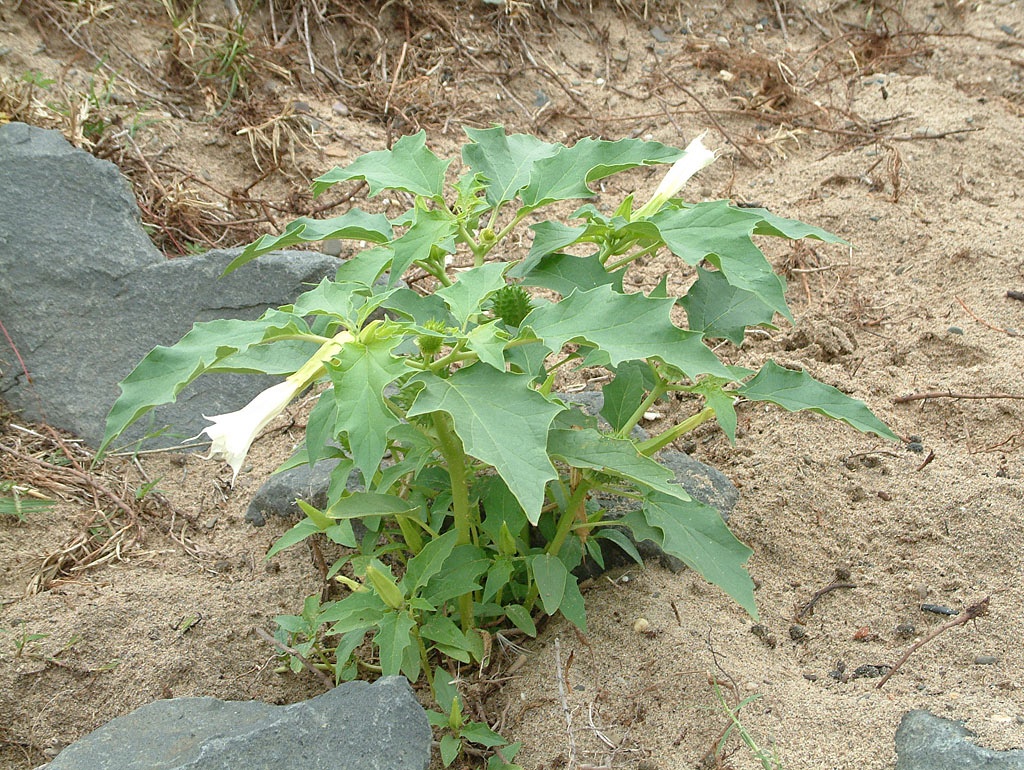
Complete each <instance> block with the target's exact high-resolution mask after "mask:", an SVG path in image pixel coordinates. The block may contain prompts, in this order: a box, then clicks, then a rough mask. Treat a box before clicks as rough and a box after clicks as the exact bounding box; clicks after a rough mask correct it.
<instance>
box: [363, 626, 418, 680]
mask: <svg viewBox="0 0 1024 770" xmlns="http://www.w3.org/2000/svg"><path fill="white" fill-rule="evenodd" d="M414 625H416V623H415V621H413V619H412V618H410V617H409V616H408V615H407V614H405V613H404V612H388V613H386V614H385V615H384V617H383V619H382V620H381V621H380V623H378V624H377V629H378V630H377V635H376V636H375V637H374V638H373V641H374V642H375V643H376V644H377V647H379V648H380V667H381V669H382V671H381V673H382V674H383V675H384V676H397V675H398V673H399V672H400V671H401V670H402V659H403V657H404V656H405V650H406V648H407V647H408V646H409V645H410V644H412V643H413V639H412V634H411V633H410V632H411V631H412V627H413V626H414Z"/></svg>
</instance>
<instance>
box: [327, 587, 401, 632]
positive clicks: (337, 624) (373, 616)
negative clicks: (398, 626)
mask: <svg viewBox="0 0 1024 770" xmlns="http://www.w3.org/2000/svg"><path fill="white" fill-rule="evenodd" d="M387 609H388V607H387V605H386V604H384V602H382V601H381V600H380V597H379V596H377V594H375V593H373V592H372V591H364V592H360V593H354V594H352V595H350V596H346V597H345V598H344V599H342V600H341V601H340V602H333V603H332V604H330V605H328V606H327V608H326V609H324V611H323V613H321V615H320V620H321V621H322V622H324V623H333V624H334V625H332V626H331V628H330V629H329V630H328V632H327V633H328V634H347V633H349V632H350V631H355V630H357V629H364V630H365V629H368V628H370V626H373V625H376V624H378V623H380V622H381V621H382V620H383V619H384V616H385V614H394V613H387V612H386V610H387Z"/></svg>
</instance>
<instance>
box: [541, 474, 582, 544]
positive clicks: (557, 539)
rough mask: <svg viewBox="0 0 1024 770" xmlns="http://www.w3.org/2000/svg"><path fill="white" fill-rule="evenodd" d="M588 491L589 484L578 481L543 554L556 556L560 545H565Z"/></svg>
mask: <svg viewBox="0 0 1024 770" xmlns="http://www.w3.org/2000/svg"><path fill="white" fill-rule="evenodd" d="M590 489H591V484H590V482H589V481H587V480H586V479H580V483H579V484H578V485H577V487H576V489H575V490H573V493H572V497H570V498H569V502H568V503H567V504H566V506H565V510H564V511H562V516H561V518H559V519H558V528H557V529H556V530H555V536H554V538H552V540H551V542H550V543H548V547H547V548H545V549H544V552H545V553H549V554H551V555H552V556H557V555H558V552H559V551H560V550H561V549H562V545H563V544H564V543H565V538H566V536H567V535H568V534H569V532H570V531H571V530H572V523H573V522H574V521H575V520H576V519H577V514H578V513H579V511H580V508H581V507H582V506H583V504H584V502H585V501H586V499H587V493H588V492H589V491H590Z"/></svg>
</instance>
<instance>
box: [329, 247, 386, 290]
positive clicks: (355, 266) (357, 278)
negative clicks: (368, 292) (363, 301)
mask: <svg viewBox="0 0 1024 770" xmlns="http://www.w3.org/2000/svg"><path fill="white" fill-rule="evenodd" d="M394 256H395V252H394V251H393V250H392V249H390V248H388V247H387V246H378V247H377V248H374V249H364V250H363V251H360V252H359V253H358V254H356V255H355V256H353V257H351V258H350V259H346V260H345V261H344V262H342V263H341V265H339V266H338V269H337V270H335V271H334V280H335V281H337V282H338V283H358V284H361V285H363V286H366V287H367V288H372V287H373V285H374V284H375V283H376V282H377V279H378V278H380V275H381V273H383V272H384V271H385V270H387V268H388V265H390V264H391V258H392V257H394Z"/></svg>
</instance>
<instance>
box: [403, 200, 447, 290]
mask: <svg viewBox="0 0 1024 770" xmlns="http://www.w3.org/2000/svg"><path fill="white" fill-rule="evenodd" d="M456 228H457V226H456V224H455V220H453V219H452V218H451V216H449V215H448V214H447V213H445V212H444V211H438V210H433V211H427V210H425V209H420V208H418V209H416V220H415V221H414V222H413V223H412V226H411V227H409V229H408V230H406V231H405V233H404V234H403V235H402V236H401V237H400V238H398V239H397V240H395V241H392V243H391V244H390V246H391V248H392V249H393V250H394V252H395V256H394V257H393V258H392V260H391V275H390V276H389V277H388V287H389V288H390V287H392V286H394V285H395V283H397V282H398V279H399V278H401V277H402V274H403V273H405V271H406V270H408V269H409V265H411V264H412V263H413V262H415V261H416V260H418V259H421V260H423V259H427V258H428V257H430V251H431V249H432V248H433V247H434V246H438V247H439V248H442V249H444V250H445V251H447V252H448V253H449V254H454V253H455V232H456Z"/></svg>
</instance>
